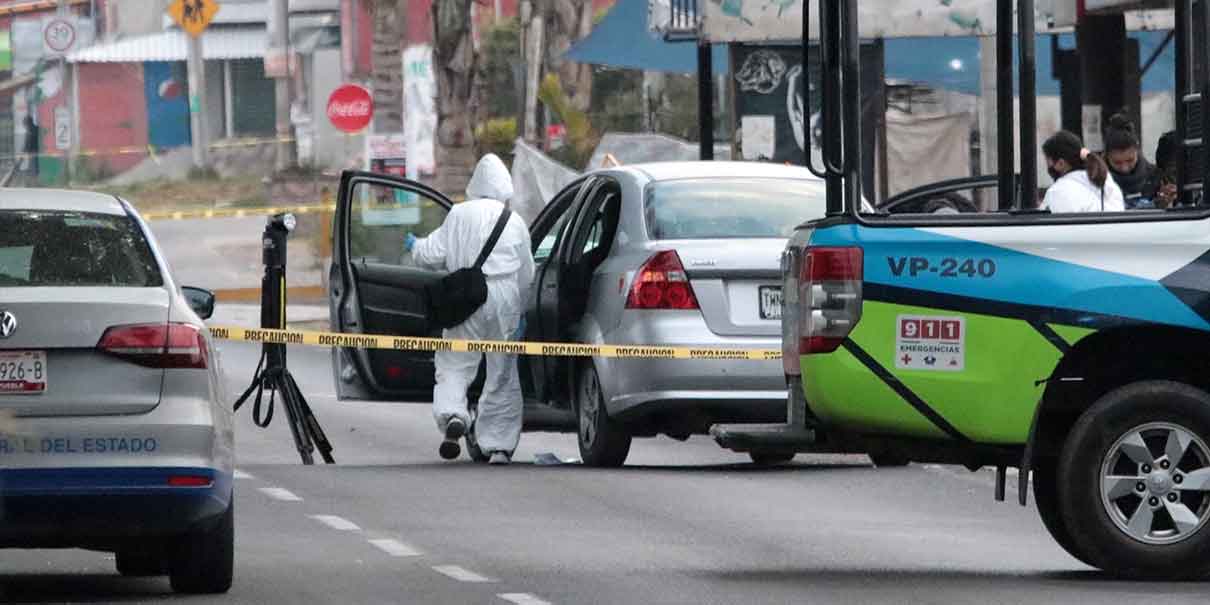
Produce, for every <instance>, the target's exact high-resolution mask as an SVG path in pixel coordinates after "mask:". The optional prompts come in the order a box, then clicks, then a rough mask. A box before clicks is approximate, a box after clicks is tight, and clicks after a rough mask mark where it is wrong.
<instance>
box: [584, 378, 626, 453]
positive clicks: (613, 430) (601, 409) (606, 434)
mask: <svg viewBox="0 0 1210 605" xmlns="http://www.w3.org/2000/svg"><path fill="white" fill-rule="evenodd" d="M576 415H577V416H578V417H579V431H578V436H579V438H578V441H579V442H580V459H581V460H583V461H584V464H586V465H588V466H604V467H617V466H622V464H624V463H625V462H626V456H627V455H628V454H629V453H630V441H631V436H630V433H628V432H626V430H625V429H624V428H623V427H622V426H621V425H620V424H619V423H617V422H615V421H613V420H611V419H610V418H609V414H608V413H607V412H606V410H605V398H604V396H603V395H602V394H601V380H600V377H598V376H597V370H596V368H594V367H593V366H592V364H587V365H585V366H584V369H583V370H581V371H580V379H579V381H578V384H577V385H576Z"/></svg>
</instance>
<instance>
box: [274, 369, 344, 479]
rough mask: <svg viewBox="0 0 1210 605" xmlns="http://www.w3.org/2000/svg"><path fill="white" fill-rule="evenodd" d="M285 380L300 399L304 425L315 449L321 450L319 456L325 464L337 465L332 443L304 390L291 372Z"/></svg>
mask: <svg viewBox="0 0 1210 605" xmlns="http://www.w3.org/2000/svg"><path fill="white" fill-rule="evenodd" d="M285 379H286V382H287V383H289V387H290V388H291V389H292V390H293V391H294V393H295V396H296V397H297V398H298V405H299V408H300V411H301V412H302V419H303V423H304V424H305V426H306V429H307V431H308V432H309V433H310V437H311V439H312V440H313V441H314V442H315V447H316V448H318V449H319V455H320V456H321V457H322V458H323V460H324V463H325V464H335V463H336V459H335V458H333V457H332V443H331V442H329V441H328V436H327V435H325V434H324V430H323V427H321V426H319V419H318V418H316V417H315V412H313V411H311V406H310V404H308V403H307V399H306V397H303V394H302V389H300V388H298V383H297V382H295V381H294V376H292V375H291V374H290V373H289V372H285Z"/></svg>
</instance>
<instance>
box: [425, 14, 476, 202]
mask: <svg viewBox="0 0 1210 605" xmlns="http://www.w3.org/2000/svg"><path fill="white" fill-rule="evenodd" d="M472 2H474V0H434V1H433V72H434V74H435V75H436V77H437V103H436V105H437V136H436V141H435V147H436V149H435V152H436V158H435V159H436V165H437V175H436V187H437V189H438V190H440V191H442V192H443V193H446V194H447V195H448V194H456V193H461V191H462V189H463V188H465V187H466V183H467V182H468V181H470V177H471V173H472V171H473V170H474V167H475V134H474V127H473V125H474V122H475V117H476V115H477V113H478V110H479V86H478V79H479V78H478V74H477V71H478V68H479V53H478V50H477V49H475V45H474V43H473V41H472V39H471V3H472Z"/></svg>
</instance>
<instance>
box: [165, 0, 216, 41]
mask: <svg viewBox="0 0 1210 605" xmlns="http://www.w3.org/2000/svg"><path fill="white" fill-rule="evenodd" d="M218 8H219V6H218V2H215V0H174V1H173V3H172V4H170V5H168V14H169V15H170V16H171V17H172V19H173V21H176V24H177V25H179V26H181V29H183V30H185V32H186V33H188V34H189V35H190V36H193V37H194V38H196V37H198V36H201V35H202V32H204V31H206V28H207V27H209V26H210V22H211V21H213V20H214V15H216V14H218Z"/></svg>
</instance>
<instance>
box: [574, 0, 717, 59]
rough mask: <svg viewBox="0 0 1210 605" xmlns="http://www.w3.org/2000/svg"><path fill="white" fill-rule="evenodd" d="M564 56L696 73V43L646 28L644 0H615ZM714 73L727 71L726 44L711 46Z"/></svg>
mask: <svg viewBox="0 0 1210 605" xmlns="http://www.w3.org/2000/svg"><path fill="white" fill-rule="evenodd" d="M563 58H565V59H568V60H570V61H576V62H578V63H592V64H595V65H608V66H610V67H621V68H626V69H644V70H647V71H666V72H674V73H697V45H696V44H695V43H694V42H693V41H692V40H691V41H687V42H665V41H664V40H663V39H662V38H658V37H656V36H655V35H654V34H652V33H651V32H650V31H649V30H648V29H647V0H618V1H617V2H616V3H615V4H614V5H613V8H611V9H609V13H608V14H606V15H605V18H604V19H602V20H601V22H600V23H598V24H597V25H596V27H594V28H593V30H592V33H591V34H588V37H587V38H584V39H583V40H580V41H579V42H577V43H575V44H573V45H572V47H571V48H570V49H568V51H567V52H566V53H565V54H564V55H563ZM713 66H714V73H715V75H724V74H726V73H727V47H726V46H725V45H722V44H716V45H715V46H714V59H713Z"/></svg>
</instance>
